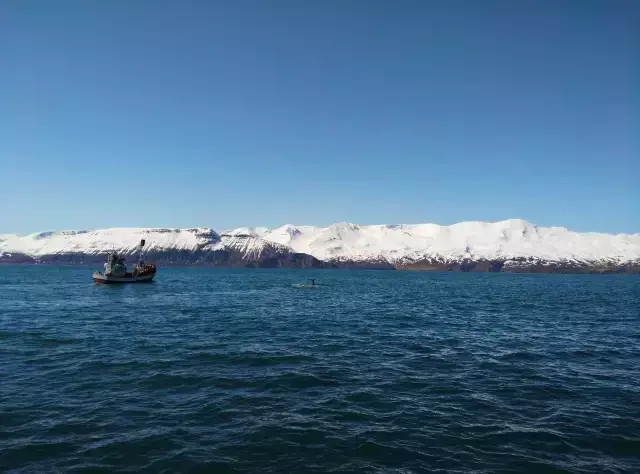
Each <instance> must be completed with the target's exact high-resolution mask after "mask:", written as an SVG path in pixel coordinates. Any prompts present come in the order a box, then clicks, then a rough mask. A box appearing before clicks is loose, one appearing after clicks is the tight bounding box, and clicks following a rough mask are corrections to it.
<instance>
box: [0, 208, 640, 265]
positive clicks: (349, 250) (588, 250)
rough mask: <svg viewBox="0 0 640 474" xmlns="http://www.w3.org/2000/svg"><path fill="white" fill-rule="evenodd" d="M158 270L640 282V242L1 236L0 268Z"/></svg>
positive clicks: (320, 234) (551, 234) (379, 236)
mask: <svg viewBox="0 0 640 474" xmlns="http://www.w3.org/2000/svg"><path fill="white" fill-rule="evenodd" d="M142 238H144V239H145V240H146V246H145V254H146V259H147V260H149V261H155V262H157V263H159V264H166V265H171V264H184V265H193V264H201V265H214V266H244V267H266V268H274V267H293V268H379V269H403V270H449V271H493V272H497V271H502V272H536V273H640V234H616V235H613V234H603V233H593V232H587V233H579V232H573V231H570V230H568V229H566V228H563V227H539V226H536V225H534V224H532V223H529V222H527V221H524V220H520V219H510V220H505V221H500V222H492V223H489V222H461V223H458V224H454V225H450V226H441V225H436V224H411V225H357V224H350V223H338V224H333V225H331V226H328V227H312V226H293V225H285V226H282V227H278V228H275V229H269V228H265V227H245V228H237V229H232V230H226V231H215V230H213V229H211V228H192V229H155V228H149V229H146V228H112V229H101V230H76V231H60V232H41V233H35V234H29V235H23V236H20V235H15V234H4V235H0V263H65V264H69V263H71V264H75V263H77V264H87V263H95V262H103V261H104V260H105V256H106V254H107V253H108V252H110V251H114V250H115V251H117V252H119V253H122V254H124V255H133V254H134V253H135V252H136V251H137V246H138V243H139V242H140V239H142Z"/></svg>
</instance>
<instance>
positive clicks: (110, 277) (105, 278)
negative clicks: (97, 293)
mask: <svg viewBox="0 0 640 474" xmlns="http://www.w3.org/2000/svg"><path fill="white" fill-rule="evenodd" d="M144 243H145V241H144V239H142V240H141V241H140V247H139V251H138V263H136V264H135V265H134V266H133V271H131V272H129V271H127V264H126V263H125V261H124V256H122V255H119V254H118V253H117V252H115V251H114V252H111V253H110V254H109V257H108V258H107V263H105V264H104V272H99V271H97V272H95V273H94V274H93V281H95V282H96V283H149V282H151V281H152V280H153V277H154V276H156V266H155V265H154V264H153V263H145V261H144V258H143V248H144Z"/></svg>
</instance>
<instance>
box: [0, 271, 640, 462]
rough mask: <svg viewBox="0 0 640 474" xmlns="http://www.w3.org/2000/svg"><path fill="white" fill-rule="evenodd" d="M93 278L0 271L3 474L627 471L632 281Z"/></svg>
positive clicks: (396, 276)
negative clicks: (133, 281)
mask: <svg viewBox="0 0 640 474" xmlns="http://www.w3.org/2000/svg"><path fill="white" fill-rule="evenodd" d="M90 270H91V269H88V268H78V267H9V266H0V471H2V472H38V473H40V472H105V473H106V472H167V473H170V472H211V473H230V472H244V473H250V472H251V473H253V472H255V473H276V472H278V473H280V472H281V473H311V472H317V473H325V472H342V473H360V472H362V473H364V472H372V473H373V472H379V473H403V474H407V473H418V472H461V473H462V472H487V473H489V472H491V473H495V472H531V473H540V472H550V473H552V472H576V473H577V472H584V473H586V472H590V473H603V472H640V458H639V456H640V279H639V278H637V277H628V276H627V277H624V276H559V275H544V276H542V275H537V276H536V275H533V276H526V275H501V274H461V273H451V274H445V273H403V272H390V271H387V272H384V271H379V272H376V271H369V272H367V271H363V272H349V271H319V272H311V271H307V272H296V271H279V270H266V271H262V270H214V269H195V268H188V269H161V270H160V272H159V274H158V278H157V282H155V283H153V284H150V285H133V286H96V285H94V284H93V283H92V282H91V280H90V273H91V272H90ZM309 277H316V278H318V279H319V281H320V282H322V283H323V284H324V285H323V286H321V287H319V288H317V289H307V288H296V287H294V286H292V284H295V283H297V282H304V281H305V279H306V278H309Z"/></svg>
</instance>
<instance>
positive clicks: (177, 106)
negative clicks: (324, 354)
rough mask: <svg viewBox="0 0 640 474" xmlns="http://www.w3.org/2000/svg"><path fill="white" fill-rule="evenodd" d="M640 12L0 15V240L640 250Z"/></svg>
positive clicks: (321, 3) (60, 0)
mask: <svg viewBox="0 0 640 474" xmlns="http://www.w3.org/2000/svg"><path fill="white" fill-rule="evenodd" d="M639 24H640V2H638V1H633V0H629V1H621V0H612V1H609V0H607V1H605V0H599V1H593V0H575V1H566V0H539V1H529V0H517V1H512V0H504V1H482V0H466V1H465V0H441V1H429V0H415V1H410V0H400V1H391V0H302V1H300V0H267V1H265V0H235V1H234V0H228V1H223V2H222V1H214V0H202V1H178V0H175V1H163V0H157V1H155V0H154V1H150V0H149V1H143V0H131V1H130V0H111V1H84V0H76V1H69V0H56V1H50V0H40V1H31V0H5V1H3V2H0V198H1V199H0V233H2V232H5V233H6V232H17V233H27V232H35V231H44V230H56V229H77V228H101V227H112V226H139V227H146V226H154V227H192V226H211V227H214V228H218V229H221V228H228V227H235V226H244V225H246V226H258V225H264V226H269V227H272V226H280V225H283V224H285V223H291V224H309V225H328V224H331V223H333V222H339V221H349V222H356V223H360V224H380V223H418V222H434V223H439V224H452V223H455V222H459V221H463V220H485V221H494V220H502V219H507V218H523V219H527V220H529V221H532V222H534V223H536V224H539V225H559V226H565V227H569V228H571V229H575V230H582V231H604V232H640V93H639V90H640V27H638V25H639Z"/></svg>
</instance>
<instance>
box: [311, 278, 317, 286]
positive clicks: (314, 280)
mask: <svg viewBox="0 0 640 474" xmlns="http://www.w3.org/2000/svg"><path fill="white" fill-rule="evenodd" d="M310 280H311V286H316V279H315V278H310Z"/></svg>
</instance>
